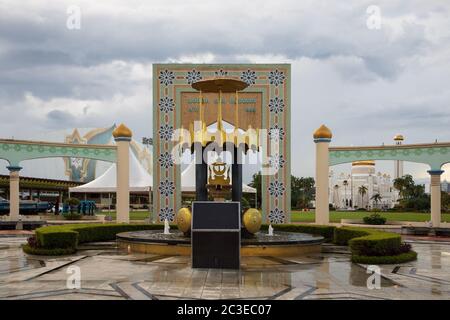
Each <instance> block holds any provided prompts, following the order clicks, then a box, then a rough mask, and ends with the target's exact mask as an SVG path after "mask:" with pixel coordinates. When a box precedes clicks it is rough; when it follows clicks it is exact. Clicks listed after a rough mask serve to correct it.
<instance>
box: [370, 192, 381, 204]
mask: <svg viewBox="0 0 450 320" xmlns="http://www.w3.org/2000/svg"><path fill="white" fill-rule="evenodd" d="M370 199H371V200H373V201H375V204H376V206H377V207H378V202H379V201H381V195H380V194H379V193H375V194H374V195H373V196H372V197H371V198H370Z"/></svg>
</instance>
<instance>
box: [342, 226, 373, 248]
mask: <svg viewBox="0 0 450 320" xmlns="http://www.w3.org/2000/svg"><path fill="white" fill-rule="evenodd" d="M370 231H371V230H369V229H362V228H357V227H341V228H335V230H334V239H333V243H335V244H337V245H339V246H347V245H348V242H349V241H350V240H351V239H353V238H357V237H363V236H367V235H369V234H370V233H371V232H370Z"/></svg>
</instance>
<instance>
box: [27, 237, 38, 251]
mask: <svg viewBox="0 0 450 320" xmlns="http://www.w3.org/2000/svg"><path fill="white" fill-rule="evenodd" d="M27 244H28V246H30V247H31V248H37V247H38V246H39V242H38V241H37V239H36V235H33V236H31V237H29V238H28V239H27Z"/></svg>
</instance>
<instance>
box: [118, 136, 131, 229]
mask: <svg viewBox="0 0 450 320" xmlns="http://www.w3.org/2000/svg"><path fill="white" fill-rule="evenodd" d="M115 140H116V144H117V163H116V168H117V188H116V192H117V196H116V215H117V218H116V220H117V223H129V222H130V217H129V216H130V163H129V162H130V141H131V139H130V138H125V137H118V138H115Z"/></svg>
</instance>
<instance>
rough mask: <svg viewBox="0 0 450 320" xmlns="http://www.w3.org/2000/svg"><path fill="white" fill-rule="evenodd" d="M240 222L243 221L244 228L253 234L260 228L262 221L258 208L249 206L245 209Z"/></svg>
mask: <svg viewBox="0 0 450 320" xmlns="http://www.w3.org/2000/svg"><path fill="white" fill-rule="evenodd" d="M242 222H243V223H244V227H245V229H246V230H247V231H248V232H249V233H251V234H255V233H256V232H258V231H259V229H260V228H261V223H262V215H261V212H259V210H257V209H254V208H250V209H248V210H247V211H245V213H244V216H243V217H242Z"/></svg>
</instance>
